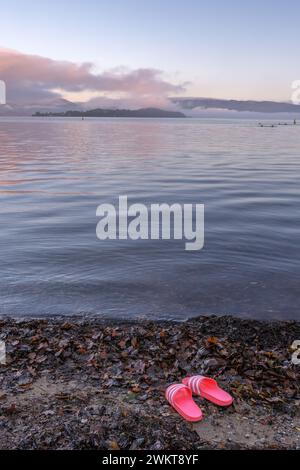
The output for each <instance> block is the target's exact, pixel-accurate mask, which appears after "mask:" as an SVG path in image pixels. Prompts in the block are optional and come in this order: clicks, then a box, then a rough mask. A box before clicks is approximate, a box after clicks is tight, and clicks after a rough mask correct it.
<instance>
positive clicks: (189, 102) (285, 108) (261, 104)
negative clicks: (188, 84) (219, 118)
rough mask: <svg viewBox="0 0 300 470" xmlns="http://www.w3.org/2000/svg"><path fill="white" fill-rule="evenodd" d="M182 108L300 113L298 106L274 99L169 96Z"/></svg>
mask: <svg viewBox="0 0 300 470" xmlns="http://www.w3.org/2000/svg"><path fill="white" fill-rule="evenodd" d="M171 101H172V102H173V103H174V104H176V105H179V106H180V107H181V108H182V109H186V110H188V109H189V110H191V109H195V108H199V109H205V110H207V109H218V110H228V111H239V112H251V113H300V106H298V105H295V104H292V103H278V102H276V101H238V100H222V99H214V98H171Z"/></svg>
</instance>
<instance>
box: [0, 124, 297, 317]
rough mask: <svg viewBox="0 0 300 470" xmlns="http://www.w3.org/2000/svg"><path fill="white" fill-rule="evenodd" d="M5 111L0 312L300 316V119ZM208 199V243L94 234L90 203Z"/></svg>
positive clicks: (0, 150)
mask: <svg viewBox="0 0 300 470" xmlns="http://www.w3.org/2000/svg"><path fill="white" fill-rule="evenodd" d="M256 124H257V123H256V122H254V121H214V120H210V121H208V120H198V119H193V120H192V119H186V120H182V119H178V120H160V119H159V120H158V119H155V120H151V119H150V120H134V119H99V120H98V119H96V120H85V121H80V120H71V119H70V120H59V119H57V120H55V119H53V120H50V119H49V120H47V119H45V120H39V119H33V118H28V119H8V118H5V119H4V118H2V119H0V200H1V206H0V295H1V305H0V314H13V315H22V316H24V315H47V314H48V315H49V314H51V315H53V314H80V313H91V314H99V315H105V316H110V317H126V318H132V317H140V316H142V317H143V316H147V317H148V318H169V319H170V318H171V319H185V318H187V317H190V316H193V315H198V314H210V313H215V314H228V313H231V314H235V315H239V316H252V317H254V318H264V319H267V318H294V319H296V318H299V317H300V314H299V307H300V288H299V283H300V188H299V182H300V126H295V127H292V126H291V127H278V128H275V129H269V128H264V129H261V128H258V127H256ZM123 194H127V195H128V197H129V202H142V203H144V204H151V203H160V202H167V203H174V202H180V203H203V204H205V207H206V209H205V210H206V214H205V247H204V249H203V250H202V251H199V252H187V251H185V250H184V243H183V242H182V241H136V242H134V241H105V242H100V241H99V240H97V238H96V234H95V229H96V224H97V221H98V219H97V218H96V208H97V206H98V205H99V204H101V203H103V202H110V203H113V204H116V203H117V198H118V196H119V195H123Z"/></svg>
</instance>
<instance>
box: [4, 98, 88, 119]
mask: <svg viewBox="0 0 300 470" xmlns="http://www.w3.org/2000/svg"><path fill="white" fill-rule="evenodd" d="M70 108H72V109H75V110H79V109H81V104H76V103H72V102H71V101H68V100H65V99H63V98H58V99H55V100H49V101H46V102H43V103H41V104H36V103H26V104H19V103H9V104H6V105H1V106H0V116H32V115H33V114H34V113H37V112H44V110H45V109H47V112H61V113H63V112H65V111H67V110H68V109H70Z"/></svg>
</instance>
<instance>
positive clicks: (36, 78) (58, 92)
mask: <svg viewBox="0 0 300 470" xmlns="http://www.w3.org/2000/svg"><path fill="white" fill-rule="evenodd" d="M93 69H94V64H92V63H90V62H86V63H82V64H77V63H74V62H69V61H58V60H53V59H49V58H46V57H41V56H37V55H29V54H24V53H21V52H17V51H13V50H9V49H3V48H0V79H1V80H4V81H5V82H6V85H7V100H8V102H13V103H18V104H19V105H20V104H45V105H46V104H47V103H50V102H51V101H53V100H55V99H60V98H62V97H63V96H64V93H73V94H74V93H82V92H91V94H93V95H94V94H95V92H97V93H99V95H105V96H106V97H108V98H110V97H112V98H115V97H116V95H118V96H120V97H122V98H125V99H134V100H135V101H139V99H140V100H141V101H147V102H151V100H153V101H155V100H160V101H161V100H162V99H165V98H166V97H167V96H168V95H169V94H177V93H180V92H183V91H184V85H174V84H172V83H170V82H169V81H167V80H164V79H163V77H162V72H161V71H160V70H156V69H152V68H144V69H136V70H128V69H124V68H118V69H113V70H108V71H104V72H102V73H98V74H97V73H94V72H93Z"/></svg>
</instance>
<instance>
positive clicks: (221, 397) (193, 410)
mask: <svg viewBox="0 0 300 470" xmlns="http://www.w3.org/2000/svg"><path fill="white" fill-rule="evenodd" d="M193 394H194V395H198V396H200V397H202V398H206V400H209V401H211V402H212V403H215V404H216V405H219V406H230V405H231V404H232V402H233V398H232V396H231V395H229V393H227V392H225V390H222V389H221V388H220V387H219V385H218V384H217V382H216V381H215V380H214V379H211V378H209V377H203V376H202V375H195V376H193V377H187V378H185V379H183V381H182V384H173V385H170V386H169V387H168V388H167V390H166V399H167V401H168V402H169V403H170V405H171V406H172V407H173V408H174V409H175V410H176V411H177V413H179V414H180V415H181V416H182V417H183V418H184V419H186V420H187V421H192V422H195V421H201V419H202V418H203V414H202V411H201V409H200V408H199V406H198V405H197V404H196V403H195V402H194V400H193V397H192V395H193Z"/></svg>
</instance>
